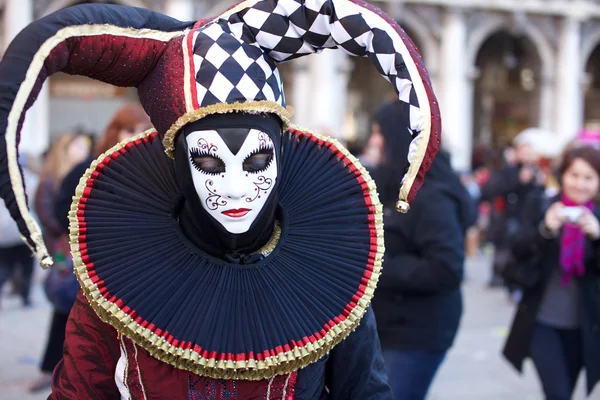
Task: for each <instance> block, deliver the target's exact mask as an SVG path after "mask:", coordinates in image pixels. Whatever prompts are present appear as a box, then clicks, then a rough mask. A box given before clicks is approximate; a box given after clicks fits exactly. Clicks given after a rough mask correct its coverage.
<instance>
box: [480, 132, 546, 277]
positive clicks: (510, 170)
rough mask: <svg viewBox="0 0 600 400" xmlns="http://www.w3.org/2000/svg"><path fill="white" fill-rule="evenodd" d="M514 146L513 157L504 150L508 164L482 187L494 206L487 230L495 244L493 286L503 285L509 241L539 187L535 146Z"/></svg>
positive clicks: (486, 199) (484, 195)
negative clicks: (525, 206)
mask: <svg viewBox="0 0 600 400" xmlns="http://www.w3.org/2000/svg"><path fill="white" fill-rule="evenodd" d="M514 149H515V151H514V157H513V156H512V155H509V154H510V153H507V152H506V151H505V152H504V156H505V161H506V165H505V166H504V167H503V168H501V169H499V170H497V171H495V172H493V173H492V174H491V176H490V179H489V180H488V182H487V183H486V184H485V185H483V187H482V188H481V198H480V201H482V202H487V203H489V204H490V206H491V215H490V221H489V227H488V231H487V240H488V241H490V242H491V243H492V244H493V245H494V257H493V261H492V276H491V278H490V281H489V286H490V287H500V286H503V284H504V282H503V279H502V272H503V271H504V269H505V268H506V266H507V263H508V262H509V260H510V257H509V255H510V241H511V238H512V237H513V236H514V235H515V234H516V233H517V231H518V229H519V221H520V218H521V214H522V210H523V204H524V203H525V199H526V198H527V197H528V195H529V194H530V193H531V192H532V190H535V189H536V188H539V187H540V183H539V174H540V171H539V168H538V166H537V154H536V153H535V150H534V148H533V147H532V146H531V145H530V144H529V143H527V142H519V141H516V142H515V143H514ZM511 158H514V160H511Z"/></svg>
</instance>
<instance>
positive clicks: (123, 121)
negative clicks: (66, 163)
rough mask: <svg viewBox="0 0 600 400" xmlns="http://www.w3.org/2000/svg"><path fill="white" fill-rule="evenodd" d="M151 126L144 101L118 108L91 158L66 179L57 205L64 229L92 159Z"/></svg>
mask: <svg viewBox="0 0 600 400" xmlns="http://www.w3.org/2000/svg"><path fill="white" fill-rule="evenodd" d="M151 127H152V124H151V123H150V118H149V117H148V116H147V115H146V113H145V112H144V109H143V108H142V106H141V105H140V104H138V103H127V104H125V105H124V106H122V107H121V108H119V109H118V110H117V112H116V113H115V114H114V115H113V117H112V119H111V120H110V122H109V124H108V126H107V127H106V130H105V131H104V135H103V136H102V138H100V139H99V140H98V142H97V143H96V146H95V148H94V152H93V154H92V155H91V157H89V158H88V159H86V160H85V161H83V162H81V163H79V164H78V165H76V166H75V167H74V168H73V169H72V170H71V171H70V172H69V173H68V175H67V176H66V177H65V179H64V181H63V184H62V186H61V188H60V190H59V193H58V198H57V200H56V205H55V208H54V212H55V216H56V218H57V220H58V222H59V224H60V225H61V230H62V232H64V233H68V232H69V210H70V209H71V203H72V201H73V194H74V193H75V189H76V188H77V185H78V184H79V179H81V177H82V176H83V174H84V173H85V171H86V170H87V169H88V168H89V166H90V164H91V163H92V161H93V160H95V159H96V158H97V157H98V156H100V155H101V154H102V153H104V152H106V151H108V150H109V149H111V148H112V147H113V146H115V145H116V144H117V143H120V142H122V141H124V140H127V139H129V138H130V137H132V136H135V135H137V134H140V133H142V132H144V131H145V130H147V129H150V128H151Z"/></svg>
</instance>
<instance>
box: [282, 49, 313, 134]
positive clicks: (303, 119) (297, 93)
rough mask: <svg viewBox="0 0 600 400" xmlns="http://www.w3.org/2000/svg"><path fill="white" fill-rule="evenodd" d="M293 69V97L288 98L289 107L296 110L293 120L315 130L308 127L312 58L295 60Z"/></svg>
mask: <svg viewBox="0 0 600 400" xmlns="http://www.w3.org/2000/svg"><path fill="white" fill-rule="evenodd" d="M313 57H314V56H313ZM292 68H293V77H292V85H293V89H292V90H291V92H292V96H291V97H287V98H286V100H287V103H288V105H290V106H292V108H293V109H294V115H293V117H292V120H293V121H294V123H296V124H298V125H300V126H303V127H306V128H313V127H311V126H309V125H308V124H309V123H310V121H309V120H310V113H311V109H310V101H311V98H312V93H311V92H312V86H311V76H310V56H308V57H302V58H297V59H295V60H294V61H292Z"/></svg>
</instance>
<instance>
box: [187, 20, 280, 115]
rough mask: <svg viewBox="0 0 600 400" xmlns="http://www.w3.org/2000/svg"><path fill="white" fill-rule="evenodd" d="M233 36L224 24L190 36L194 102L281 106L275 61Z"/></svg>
mask: <svg viewBox="0 0 600 400" xmlns="http://www.w3.org/2000/svg"><path fill="white" fill-rule="evenodd" d="M238 33H239V35H236V34H235V33H233V32H232V29H231V27H230V26H229V25H228V24H227V22H226V21H223V20H220V21H216V22H215V23H212V24H210V25H208V26H206V27H205V28H203V29H201V30H199V31H197V32H196V33H195V34H194V39H193V42H194V48H193V57H194V66H195V69H196V70H195V76H196V83H197V85H196V90H197V94H198V103H199V104H200V106H201V107H204V106H208V105H211V104H217V103H229V104H232V103H235V102H245V101H252V100H268V101H273V102H276V103H278V104H280V105H281V106H283V107H285V96H284V94H283V83H282V81H281V76H280V75H279V71H278V70H277V66H276V63H275V61H274V60H273V59H272V58H271V57H270V56H269V55H268V54H267V53H265V52H264V50H262V49H261V48H260V47H259V46H258V45H257V44H256V43H250V42H248V41H244V40H243V39H242V36H243V32H238Z"/></svg>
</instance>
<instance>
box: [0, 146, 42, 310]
mask: <svg viewBox="0 0 600 400" xmlns="http://www.w3.org/2000/svg"><path fill="white" fill-rule="evenodd" d="M19 159H20V162H21V165H22V166H23V176H24V177H25V188H26V190H27V200H28V201H29V203H30V206H32V205H33V204H31V203H32V199H33V194H34V193H35V190H36V188H37V185H38V179H39V178H38V176H37V174H36V173H35V172H33V171H32V170H31V169H30V168H29V165H30V164H31V163H32V162H34V161H33V159H32V158H29V157H26V156H20V157H19ZM34 263H35V260H34V259H33V258H32V256H31V251H30V250H29V247H27V245H26V244H24V243H23V240H22V239H21V234H20V233H19V229H18V227H17V224H16V223H15V221H14V220H13V219H12V217H11V215H10V213H9V211H8V209H7V208H6V205H5V203H4V201H2V202H0V300H1V299H2V296H1V294H2V288H3V286H4V284H5V283H6V282H7V281H8V280H9V279H11V277H12V278H13V284H14V289H15V291H16V292H17V294H18V295H19V296H20V297H21V299H22V301H23V305H24V306H25V307H29V306H30V305H31V299H30V298H29V294H30V289H31V278H32V276H33V267H34Z"/></svg>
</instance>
